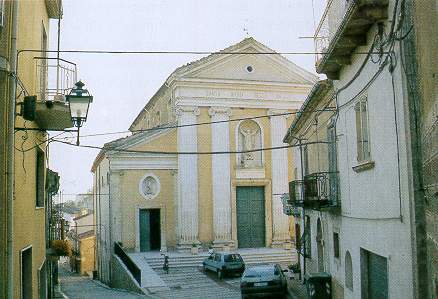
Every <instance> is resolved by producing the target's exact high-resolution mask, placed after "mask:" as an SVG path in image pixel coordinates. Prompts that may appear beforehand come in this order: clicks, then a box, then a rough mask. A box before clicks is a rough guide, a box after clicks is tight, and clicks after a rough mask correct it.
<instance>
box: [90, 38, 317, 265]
mask: <svg viewBox="0 0 438 299" xmlns="http://www.w3.org/2000/svg"><path fill="white" fill-rule="evenodd" d="M273 52H274V51H273V50H271V49H269V48H268V47H266V46H264V45H263V44H261V43H259V42H257V41H256V40H254V39H253V38H247V39H244V40H243V41H241V42H240V43H238V44H236V45H233V46H231V47H229V48H226V49H224V50H222V51H221V52H219V53H216V54H212V55H210V56H207V57H204V58H202V59H200V60H198V61H195V62H192V63H190V64H187V65H185V66H182V67H180V68H178V69H176V70H175V71H174V72H173V73H172V74H171V75H170V76H169V77H168V79H167V80H166V82H164V84H163V85H162V86H161V88H160V89H159V90H158V91H157V92H156V94H155V95H154V96H153V97H152V98H151V99H150V100H149V101H148V103H147V104H146V106H145V107H144V109H143V110H141V111H140V113H139V114H138V116H137V117H136V119H135V120H134V122H133V123H132V125H131V126H130V131H131V132H132V135H131V136H129V137H126V138H122V139H119V140H115V141H113V142H110V143H108V144H106V145H105V147H104V149H103V150H102V151H101V152H100V153H99V154H98V156H97V157H96V159H95V161H94V164H93V166H92V172H93V174H94V188H93V192H94V203H95V217H96V218H95V222H96V225H97V231H96V234H97V236H96V239H97V248H96V250H97V255H98V257H99V258H100V260H101V261H100V262H98V264H99V263H102V264H105V263H107V261H106V260H105V259H108V258H109V255H110V254H109V253H110V252H111V251H110V250H111V246H112V245H111V244H113V243H114V242H121V244H122V246H123V247H124V248H126V249H128V250H133V251H149V250H159V249H161V250H172V249H177V250H190V249H191V248H193V247H196V248H200V247H203V248H206V247H209V246H213V247H216V248H219V249H224V248H233V249H234V248H247V247H285V246H289V244H290V241H291V238H290V227H292V226H293V223H291V222H293V218H291V219H289V217H288V216H286V215H284V214H283V212H282V203H281V200H280V196H281V195H282V194H283V193H288V182H289V181H290V180H292V178H293V176H294V174H293V173H292V169H294V167H293V166H292V165H291V163H293V157H292V150H291V149H290V148H282V149H273V150H269V148H276V147H282V146H285V144H284V143H283V142H282V139H283V137H284V135H285V134H286V131H287V128H288V127H289V125H290V124H291V122H292V119H293V114H289V113H291V112H294V111H297V110H298V109H299V108H300V106H301V104H302V102H303V100H304V99H305V98H306V96H307V94H308V92H309V90H310V88H311V87H312V85H313V84H314V82H315V81H316V79H317V78H316V77H315V76H314V75H312V74H311V73H309V72H307V71H305V70H304V69H302V68H300V67H298V66H297V65H295V64H293V63H292V62H290V61H288V60H287V59H286V58H284V57H283V56H281V55H279V54H266V53H273ZM260 53H265V54H260ZM260 149H264V150H260ZM98 266H99V265H98Z"/></svg>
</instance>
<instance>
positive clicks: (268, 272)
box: [244, 266, 276, 277]
mask: <svg viewBox="0 0 438 299" xmlns="http://www.w3.org/2000/svg"><path fill="white" fill-rule="evenodd" d="M275 272H276V271H275V267H274V266H260V267H253V268H249V269H247V270H246V271H245V274H244V276H245V277H263V276H272V275H275V274H276V273H275Z"/></svg>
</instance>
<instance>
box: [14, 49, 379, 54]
mask: <svg viewBox="0 0 438 299" xmlns="http://www.w3.org/2000/svg"><path fill="white" fill-rule="evenodd" d="M24 52H39V53H57V52H58V51H56V50H47V51H42V50H40V49H39V50H37V49H23V50H20V51H18V54H19V55H20V54H21V53H24ZM59 53H78V54H130V55H132V54H139V55H141V54H176V55H178V54H187V55H325V54H327V52H275V51H267V52H244V51H243V52H242V51H237V52H228V51H159V50H157V51H153V50H152V51H129V50H125V51H112V50H76V49H75V50H60V51H59ZM356 54H359V55H360V54H365V55H368V52H356ZM375 54H378V53H377V52H376V53H375Z"/></svg>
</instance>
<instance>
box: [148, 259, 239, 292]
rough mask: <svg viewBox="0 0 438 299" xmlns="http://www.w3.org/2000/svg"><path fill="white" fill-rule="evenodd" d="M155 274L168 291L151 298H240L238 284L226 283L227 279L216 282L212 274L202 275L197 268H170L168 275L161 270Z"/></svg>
mask: <svg viewBox="0 0 438 299" xmlns="http://www.w3.org/2000/svg"><path fill="white" fill-rule="evenodd" d="M156 272H157V273H158V274H159V275H160V277H161V278H162V279H163V281H164V282H165V283H166V284H167V286H168V287H169V290H166V291H157V292H156V293H154V294H151V296H152V297H153V298H181V299H185V298H187V299H192V298H193V299H194V298H203V299H204V298H206V299H210V298H211V299H213V298H215V299H216V298H217V299H219V298H227V299H228V298H230V299H233V298H240V289H239V284H238V285H237V286H233V285H231V284H229V283H227V281H228V280H229V279H228V278H227V279H224V280H218V279H217V278H216V275H215V274H214V273H204V272H203V271H202V270H201V269H199V268H193V267H182V268H170V270H169V274H166V273H164V272H163V270H156ZM211 274H212V275H211ZM237 280H239V278H237Z"/></svg>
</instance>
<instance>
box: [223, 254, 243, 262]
mask: <svg viewBox="0 0 438 299" xmlns="http://www.w3.org/2000/svg"><path fill="white" fill-rule="evenodd" d="M224 261H225V262H240V255H238V254H227V255H225V256H224Z"/></svg>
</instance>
